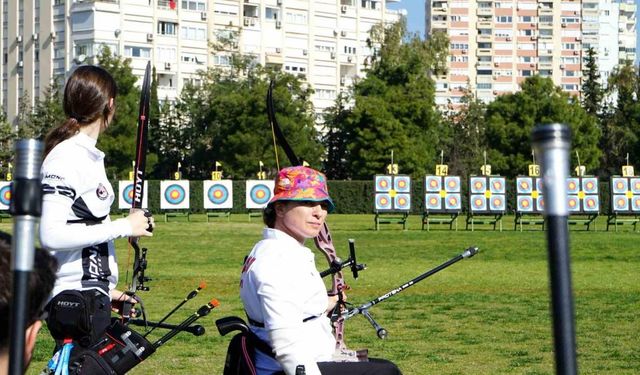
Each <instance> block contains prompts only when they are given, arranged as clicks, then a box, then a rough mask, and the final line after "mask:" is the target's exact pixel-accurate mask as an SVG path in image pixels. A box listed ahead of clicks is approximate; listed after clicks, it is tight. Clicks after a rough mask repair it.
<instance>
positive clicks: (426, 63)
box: [345, 22, 447, 179]
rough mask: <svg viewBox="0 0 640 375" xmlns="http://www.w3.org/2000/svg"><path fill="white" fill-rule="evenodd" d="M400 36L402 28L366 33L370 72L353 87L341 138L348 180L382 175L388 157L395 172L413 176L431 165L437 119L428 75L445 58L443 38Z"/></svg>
mask: <svg viewBox="0 0 640 375" xmlns="http://www.w3.org/2000/svg"><path fill="white" fill-rule="evenodd" d="M405 36H406V27H405V24H404V22H399V23H396V24H393V25H391V26H388V27H385V26H383V25H377V26H374V27H373V28H372V31H371V37H370V39H369V41H368V44H369V47H370V48H371V49H372V50H373V51H374V53H373V56H372V59H371V67H370V69H369V70H368V72H367V77H366V78H364V79H363V80H362V81H360V82H358V83H357V84H356V85H355V89H354V90H355V107H354V108H353V111H352V115H351V116H350V121H348V125H349V129H348V130H347V131H346V132H345V135H348V136H349V138H345V141H346V142H347V143H348V155H349V169H350V171H351V177H353V178H360V179H369V178H371V176H372V175H374V174H376V173H380V172H383V171H384V170H385V166H386V165H387V164H388V163H389V161H390V154H391V151H393V152H394V155H395V160H398V161H399V164H400V172H401V173H408V174H413V175H415V176H420V175H424V174H425V173H426V168H427V166H428V165H432V164H434V162H435V160H436V155H435V152H436V151H435V150H436V149H437V148H438V144H439V143H440V142H439V138H440V134H438V127H437V126H438V122H439V118H438V115H437V113H436V111H435V107H436V106H435V87H434V83H433V81H432V79H431V78H430V73H431V72H433V71H435V70H437V69H439V67H441V66H442V61H441V60H442V59H443V58H444V57H446V53H443V49H444V51H445V52H446V45H447V43H446V42H445V41H446V36H445V35H444V34H442V33H437V34H435V35H434V36H433V37H432V38H431V39H430V40H429V41H427V42H425V41H423V40H421V39H420V38H419V37H417V36H413V37H409V38H405Z"/></svg>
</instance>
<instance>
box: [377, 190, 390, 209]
mask: <svg viewBox="0 0 640 375" xmlns="http://www.w3.org/2000/svg"><path fill="white" fill-rule="evenodd" d="M391 202H392V199H391V196H390V195H389V194H384V193H382V194H376V210H379V211H382V210H390V209H391V208H392V206H391Z"/></svg>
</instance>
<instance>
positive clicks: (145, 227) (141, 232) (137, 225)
mask: <svg viewBox="0 0 640 375" xmlns="http://www.w3.org/2000/svg"><path fill="white" fill-rule="evenodd" d="M127 220H129V224H131V229H132V230H133V233H132V234H131V237H141V236H147V237H151V236H153V233H151V232H152V231H153V228H155V226H156V224H155V221H154V219H153V216H151V214H150V213H149V211H145V210H141V209H137V208H132V209H131V210H130V211H129V216H127Z"/></svg>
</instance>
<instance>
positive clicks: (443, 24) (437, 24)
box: [431, 20, 448, 29]
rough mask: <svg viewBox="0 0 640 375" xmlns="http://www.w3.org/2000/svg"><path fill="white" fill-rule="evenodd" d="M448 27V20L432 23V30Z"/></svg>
mask: <svg viewBox="0 0 640 375" xmlns="http://www.w3.org/2000/svg"><path fill="white" fill-rule="evenodd" d="M447 26H448V25H447V21H446V20H437V21H431V29H446V28H447Z"/></svg>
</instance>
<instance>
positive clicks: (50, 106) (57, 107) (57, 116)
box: [28, 80, 66, 139]
mask: <svg viewBox="0 0 640 375" xmlns="http://www.w3.org/2000/svg"><path fill="white" fill-rule="evenodd" d="M65 117H66V116H65V114H64V110H63V108H62V92H61V90H60V85H59V84H58V82H57V81H56V80H54V81H53V83H52V84H51V85H49V86H48V87H47V88H46V89H45V90H44V92H43V93H42V96H41V97H40V98H38V100H36V103H35V106H34V107H33V111H32V112H31V113H30V114H29V116H28V118H29V119H28V123H29V124H30V126H31V129H32V132H33V137H35V138H38V139H44V137H45V136H46V135H47V133H48V132H49V130H51V129H52V128H54V127H55V126H58V125H59V124H61V123H62V122H63V121H64V120H65Z"/></svg>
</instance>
